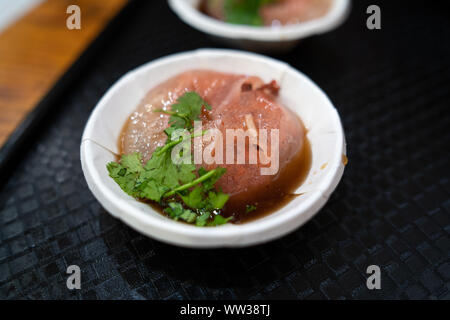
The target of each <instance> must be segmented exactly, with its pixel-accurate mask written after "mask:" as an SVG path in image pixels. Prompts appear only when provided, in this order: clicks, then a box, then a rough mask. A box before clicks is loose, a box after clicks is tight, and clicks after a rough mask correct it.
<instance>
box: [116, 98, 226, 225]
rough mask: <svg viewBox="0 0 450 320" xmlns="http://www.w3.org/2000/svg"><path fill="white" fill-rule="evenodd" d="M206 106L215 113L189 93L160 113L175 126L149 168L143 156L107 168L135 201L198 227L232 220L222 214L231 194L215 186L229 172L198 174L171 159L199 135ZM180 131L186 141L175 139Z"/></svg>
mask: <svg viewBox="0 0 450 320" xmlns="http://www.w3.org/2000/svg"><path fill="white" fill-rule="evenodd" d="M203 107H205V108H206V109H207V110H211V106H209V105H208V104H207V103H206V102H205V101H204V100H203V99H202V98H201V97H200V96H199V95H198V94H197V93H195V92H187V93H185V94H184V95H183V96H181V97H180V98H179V99H178V100H177V102H176V103H175V104H174V105H172V108H171V111H164V110H156V111H157V112H164V113H167V114H170V115H171V116H170V119H169V124H171V126H170V127H169V128H167V129H166V130H165V133H166V135H167V137H168V138H167V141H166V144H165V145H164V146H163V147H159V148H156V150H155V151H154V152H153V154H152V157H151V158H150V160H149V161H148V162H147V163H146V164H145V165H143V163H142V156H141V155H140V154H139V153H133V154H128V155H122V157H121V159H120V161H119V162H110V163H108V165H107V169H108V172H109V175H110V176H111V178H113V179H114V181H115V182H116V183H117V184H118V185H119V186H120V188H121V189H122V190H123V191H125V192H126V193H127V194H129V195H130V196H133V197H135V198H138V199H144V200H152V201H155V202H157V203H159V204H160V205H161V206H162V207H163V208H164V211H165V212H166V213H167V215H168V216H169V217H170V218H172V219H174V220H183V221H185V222H187V223H192V224H195V225H197V226H217V225H221V224H225V223H227V222H228V221H229V220H230V219H231V217H230V218H224V217H222V216H221V215H220V211H221V209H222V208H223V206H224V205H225V203H226V202H227V200H228V198H229V195H227V194H225V193H223V192H221V191H220V190H216V188H215V186H214V185H215V183H216V182H217V180H218V179H219V178H220V177H221V176H222V175H223V174H224V173H225V171H226V170H225V169H224V168H221V167H217V168H215V169H213V170H210V171H208V170H206V169H204V168H200V169H199V170H197V171H196V168H195V166H194V165H193V164H192V161H191V163H189V164H187V163H183V162H181V163H174V161H172V158H171V154H172V150H173V148H174V147H175V146H176V145H178V144H180V143H183V141H186V139H192V138H193V137H195V136H196V134H194V133H193V122H194V121H195V120H198V119H199V115H200V114H201V112H202V108H203ZM176 130H184V132H185V133H187V135H186V136H185V137H184V139H183V138H179V139H175V140H172V134H173V133H174V132H175V131H176ZM200 134H204V132H202V133H200ZM191 160H192V159H191Z"/></svg>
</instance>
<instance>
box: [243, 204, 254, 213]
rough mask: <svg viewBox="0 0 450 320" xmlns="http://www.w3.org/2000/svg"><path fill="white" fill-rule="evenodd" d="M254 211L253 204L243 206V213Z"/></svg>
mask: <svg viewBox="0 0 450 320" xmlns="http://www.w3.org/2000/svg"><path fill="white" fill-rule="evenodd" d="M255 210H256V206H255V205H253V204H248V205H246V206H245V213H249V212H252V211H255Z"/></svg>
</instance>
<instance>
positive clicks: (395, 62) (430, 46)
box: [0, 0, 450, 299]
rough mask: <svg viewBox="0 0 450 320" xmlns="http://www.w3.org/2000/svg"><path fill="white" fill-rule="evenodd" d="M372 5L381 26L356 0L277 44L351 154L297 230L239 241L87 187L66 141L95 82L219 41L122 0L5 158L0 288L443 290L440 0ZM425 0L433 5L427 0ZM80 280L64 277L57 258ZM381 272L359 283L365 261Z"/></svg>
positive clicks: (2, 294) (446, 208)
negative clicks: (145, 232) (140, 210)
mask: <svg viewBox="0 0 450 320" xmlns="http://www.w3.org/2000/svg"><path fill="white" fill-rule="evenodd" d="M425 3H426V2H425V1H417V2H414V1H383V2H382V1H378V4H379V5H380V6H381V8H382V30H378V31H369V30H367V28H366V27H365V21H366V18H367V15H366V13H365V11H366V8H367V6H368V5H369V4H372V3H371V2H369V1H361V0H357V1H354V2H353V10H352V14H351V16H350V18H349V20H348V21H347V22H346V23H345V25H344V26H342V27H341V28H339V29H338V30H336V31H334V32H331V33H328V34H326V35H323V36H320V37H315V38H311V39H309V40H307V41H304V42H303V43H302V44H301V45H300V46H299V47H298V48H297V49H296V50H294V51H292V52H290V53H289V54H287V55H277V56H275V57H276V58H279V59H282V60H285V61H287V62H289V63H290V64H292V65H293V66H294V67H296V68H298V69H299V70H301V71H303V72H304V73H306V74H307V75H309V76H310V77H311V78H312V79H313V80H314V81H315V82H316V83H317V84H318V85H319V86H321V87H322V88H323V89H324V90H325V91H326V92H327V93H328V95H329V96H330V98H331V100H332V101H333V102H334V104H335V105H336V107H337V109H338V110H339V112H340V115H341V117H342V120H343V124H344V126H345V131H346V137H347V142H348V155H349V159H350V162H349V165H348V166H347V168H346V171H345V174H344V177H343V179H342V182H341V184H340V185H339V187H338V188H337V190H336V192H335V193H334V194H333V196H332V198H331V200H330V201H329V202H328V204H327V205H326V206H325V208H324V209H323V210H322V211H321V212H320V213H319V214H318V215H317V216H316V217H315V218H314V219H313V220H311V221H310V222H309V223H307V224H306V225H305V226H304V227H302V228H301V229H299V230H297V231H295V232H294V233H292V234H290V235H288V236H286V237H284V238H282V239H280V240H278V241H274V242H271V243H268V244H266V245H261V246H257V247H251V248H246V249H240V250H206V251H205V250H202V251H199V250H189V249H181V248H178V247H174V246H170V245H165V244H162V243H160V242H157V241H153V240H150V239H148V238H146V237H144V236H142V235H140V234H138V233H136V232H134V231H133V230H131V229H130V228H128V227H127V226H125V225H124V224H123V223H121V222H119V221H117V220H115V219H114V218H112V217H111V216H110V215H109V214H107V213H106V212H105V211H104V210H103V209H102V208H101V207H100V205H99V204H98V202H97V201H96V200H95V199H94V197H93V196H92V195H91V193H90V192H89V190H88V189H87V186H86V183H85V181H84V178H83V175H82V172H81V167H80V161H79V145H80V138H81V134H82V130H83V127H84V125H85V123H86V120H87V118H88V116H89V114H90V112H91V110H92V109H93V108H94V106H95V104H96V103H97V101H98V100H99V99H100V98H101V96H102V95H103V93H104V92H105V91H106V90H107V89H108V88H109V87H110V86H111V85H112V84H113V83H114V81H115V80H116V79H117V78H119V77H120V76H121V75H122V74H124V73H125V72H127V71H129V70H130V69H132V68H134V67H137V66H139V65H141V64H143V63H145V62H147V61H150V60H152V59H155V58H158V57H161V56H164V55H167V54H171V53H174V52H180V51H185V50H190V49H194V48H199V47H218V46H219V47H220V44H217V43H214V42H211V41H210V39H209V38H207V37H206V36H204V35H203V34H201V33H199V32H197V31H194V30H192V29H191V28H189V27H188V26H186V25H184V24H183V23H182V22H180V21H179V20H178V19H177V18H176V17H175V15H174V14H172V13H171V12H170V10H169V8H168V7H167V4H166V3H165V1H141V2H139V3H136V4H135V5H133V8H132V9H131V10H129V14H128V15H127V17H125V18H124V17H122V18H121V21H120V22H121V28H119V29H117V30H116V31H114V35H113V37H112V38H111V41H109V43H107V44H105V45H103V46H102V47H101V50H100V51H99V52H98V54H97V56H96V57H95V58H94V59H93V60H92V63H91V64H90V65H89V66H88V67H87V68H85V69H84V73H83V74H82V77H81V78H80V79H79V80H78V81H76V82H74V83H72V84H71V86H70V88H69V90H68V91H67V94H66V95H65V96H64V98H63V99H60V101H58V103H55V104H54V108H53V109H52V114H53V115H51V116H50V115H48V116H46V117H45V121H43V122H41V123H40V130H39V131H40V132H39V134H37V135H35V137H34V139H33V140H31V141H30V143H29V147H27V148H26V149H27V150H26V151H24V152H23V153H22V154H21V157H19V158H17V159H14V162H16V164H17V165H16V167H15V169H14V171H13V172H12V173H11V174H10V177H9V178H8V180H7V181H2V185H3V186H2V189H1V193H0V240H1V242H0V298H27V299H30V298H38V299H43V298H51V299H55V298H57V299H61V298H63V299H72V298H75V299H78V298H83V299H86V298H100V299H104V298H125V299H143V298H148V299H161V298H162V299H181V298H190V299H204V298H208V299H209V298H211V299H222V298H231V299H234V298H263V299H265V298H270V299H273V298H275V299H276V298H291V299H296V298H300V299H303V298H306V299H322V298H328V299H336V298H347V299H360V298H384V299H395V298H415V299H417V298H437V299H450V291H449V290H450V262H449V253H450V237H449V232H450V182H449V166H450V161H449V146H450V131H449V126H450V114H449V112H450V111H449V110H450V109H449V108H450V106H449V104H450V99H449V98H450V59H449V55H450V42H449V41H448V40H449V38H450V19H448V12H449V11H448V7H446V8H444V7H442V5H440V4H439V3H438V2H437V1H436V2H435V1H433V4H432V5H429V6H428V7H427V6H425ZM428 3H430V2H428ZM71 264H77V265H79V266H80V267H81V270H82V288H81V290H79V291H76V290H75V291H69V290H68V289H67V288H66V278H67V275H66V268H67V266H68V265H71ZM371 264H376V265H379V266H380V267H381V270H382V276H381V277H382V278H381V279H382V289H381V290H378V291H377V290H375V291H369V290H368V289H367V288H366V285H365V281H366V280H365V279H366V277H367V275H366V273H365V270H366V268H367V266H368V265H371Z"/></svg>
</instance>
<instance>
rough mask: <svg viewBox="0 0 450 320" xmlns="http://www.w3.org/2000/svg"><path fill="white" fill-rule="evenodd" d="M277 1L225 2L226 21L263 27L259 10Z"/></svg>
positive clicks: (228, 0) (235, 0)
mask: <svg viewBox="0 0 450 320" xmlns="http://www.w3.org/2000/svg"><path fill="white" fill-rule="evenodd" d="M274 1H276V0H225V7H224V9H225V21H226V22H228V23H234V24H246V25H250V26H262V25H263V24H264V22H263V19H262V17H261V15H260V14H259V9H260V8H261V7H262V6H263V5H266V4H268V3H271V2H274Z"/></svg>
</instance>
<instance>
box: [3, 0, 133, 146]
mask: <svg viewBox="0 0 450 320" xmlns="http://www.w3.org/2000/svg"><path fill="white" fill-rule="evenodd" d="M12 1H13V0H12ZM126 2H127V0H68V1H66V0H46V1H45V2H44V3H42V4H41V5H39V6H38V7H36V8H34V9H32V11H30V12H29V13H27V14H26V15H25V16H24V17H23V18H21V19H20V20H18V21H17V22H16V23H14V24H13V25H11V26H10V27H9V28H7V29H6V30H5V31H3V33H1V34H0V146H1V145H3V143H4V142H5V140H6V139H7V138H8V136H9V135H10V134H11V132H12V131H13V130H14V128H15V127H16V126H17V125H18V124H19V123H20V121H21V119H22V118H23V117H24V116H25V115H26V114H27V112H28V111H30V110H31V109H32V108H33V107H34V106H35V105H36V104H37V103H38V102H39V101H40V100H41V99H42V97H43V96H44V95H45V94H46V93H47V92H48V90H49V89H51V87H52V86H53V84H54V83H55V82H56V81H57V80H58V79H59V77H60V76H61V75H62V74H64V72H65V71H66V70H67V68H68V67H69V66H70V65H71V64H72V63H73V62H74V61H75V60H76V59H77V57H78V56H79V55H80V54H81V53H82V52H83V50H84V49H85V48H86V47H87V46H88V45H89V43H90V42H91V41H92V40H93V39H94V38H95V37H96V36H97V35H98V34H99V32H101V30H102V29H103V28H104V27H105V25H106V24H107V23H108V21H109V20H110V19H111V18H113V17H114V16H115V15H116V14H117V13H118V11H119V10H120V9H121V8H122V7H123V6H124V4H125V3H126ZM71 4H76V5H78V6H79V7H80V9H81V30H69V29H67V27H66V19H67V17H69V14H67V13H66V9H67V6H69V5H71Z"/></svg>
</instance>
